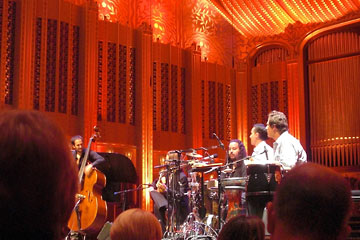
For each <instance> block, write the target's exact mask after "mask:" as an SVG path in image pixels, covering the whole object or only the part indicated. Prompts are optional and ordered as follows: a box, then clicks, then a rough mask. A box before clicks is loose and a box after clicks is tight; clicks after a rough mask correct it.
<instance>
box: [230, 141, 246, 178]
mask: <svg viewBox="0 0 360 240" xmlns="http://www.w3.org/2000/svg"><path fill="white" fill-rule="evenodd" d="M228 154H229V157H228V163H232V162H234V161H236V160H240V159H244V158H246V156H247V153H246V149H245V146H244V144H243V143H242V142H241V141H240V140H239V139H232V140H230V143H229V150H228ZM232 167H233V169H234V171H233V173H231V174H230V177H246V166H245V163H244V161H240V162H237V163H235V164H234V165H232Z"/></svg>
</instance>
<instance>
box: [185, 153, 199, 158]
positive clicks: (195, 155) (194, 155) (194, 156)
mask: <svg viewBox="0 0 360 240" xmlns="http://www.w3.org/2000/svg"><path fill="white" fill-rule="evenodd" d="M186 156H189V157H192V158H202V157H203V156H202V155H200V154H197V153H194V152H192V153H187V154H186Z"/></svg>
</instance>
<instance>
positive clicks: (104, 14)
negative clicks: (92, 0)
mask: <svg viewBox="0 0 360 240" xmlns="http://www.w3.org/2000/svg"><path fill="white" fill-rule="evenodd" d="M116 1H117V0H98V1H97V3H98V7H99V18H100V19H101V20H107V21H110V22H116V21H118V16H117V14H118V12H117V5H116Z"/></svg>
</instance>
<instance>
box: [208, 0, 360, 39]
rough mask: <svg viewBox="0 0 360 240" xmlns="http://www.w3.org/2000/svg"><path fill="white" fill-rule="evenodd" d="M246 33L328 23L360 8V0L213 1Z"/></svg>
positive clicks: (269, 32)
mask: <svg viewBox="0 0 360 240" xmlns="http://www.w3.org/2000/svg"><path fill="white" fill-rule="evenodd" d="M210 2H211V3H212V4H213V5H214V6H215V8H216V9H217V10H218V11H219V12H220V14H221V15H222V16H223V17H224V18H225V19H226V20H227V21H228V22H229V23H230V24H232V25H233V26H234V28H235V29H237V30H238V31H239V32H240V33H241V34H243V35H246V36H259V35H273V34H278V33H281V32H283V31H284V30H285V28H286V27H287V25H288V24H293V23H295V22H297V21H299V22H301V23H303V24H307V23H317V22H326V21H330V20H333V19H336V18H339V17H341V16H344V15H345V14H347V13H350V12H352V11H357V10H359V9H360V4H359V2H358V1H356V0H346V1H344V0H332V1H327V0H312V1H309V0H275V1H274V0H258V1H250V0H210Z"/></svg>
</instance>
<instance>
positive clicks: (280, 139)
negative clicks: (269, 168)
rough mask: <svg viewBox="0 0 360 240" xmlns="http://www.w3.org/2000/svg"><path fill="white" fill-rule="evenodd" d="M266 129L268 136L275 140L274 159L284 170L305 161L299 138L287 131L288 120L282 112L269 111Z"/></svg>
mask: <svg viewBox="0 0 360 240" xmlns="http://www.w3.org/2000/svg"><path fill="white" fill-rule="evenodd" d="M266 130H267V133H268V136H269V137H270V138H272V139H274V140H275V142H274V144H273V148H274V160H275V161H277V162H280V164H281V165H282V166H283V168H284V169H285V170H289V169H291V168H292V167H294V166H295V164H297V163H303V162H306V157H307V156H306V152H305V151H304V149H303V147H302V146H301V144H300V142H299V140H297V139H296V138H294V137H293V136H292V135H291V134H290V133H289V132H288V121H287V118H286V116H285V114H284V113H282V112H278V111H272V112H270V113H269V118H268V121H267V126H266Z"/></svg>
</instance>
